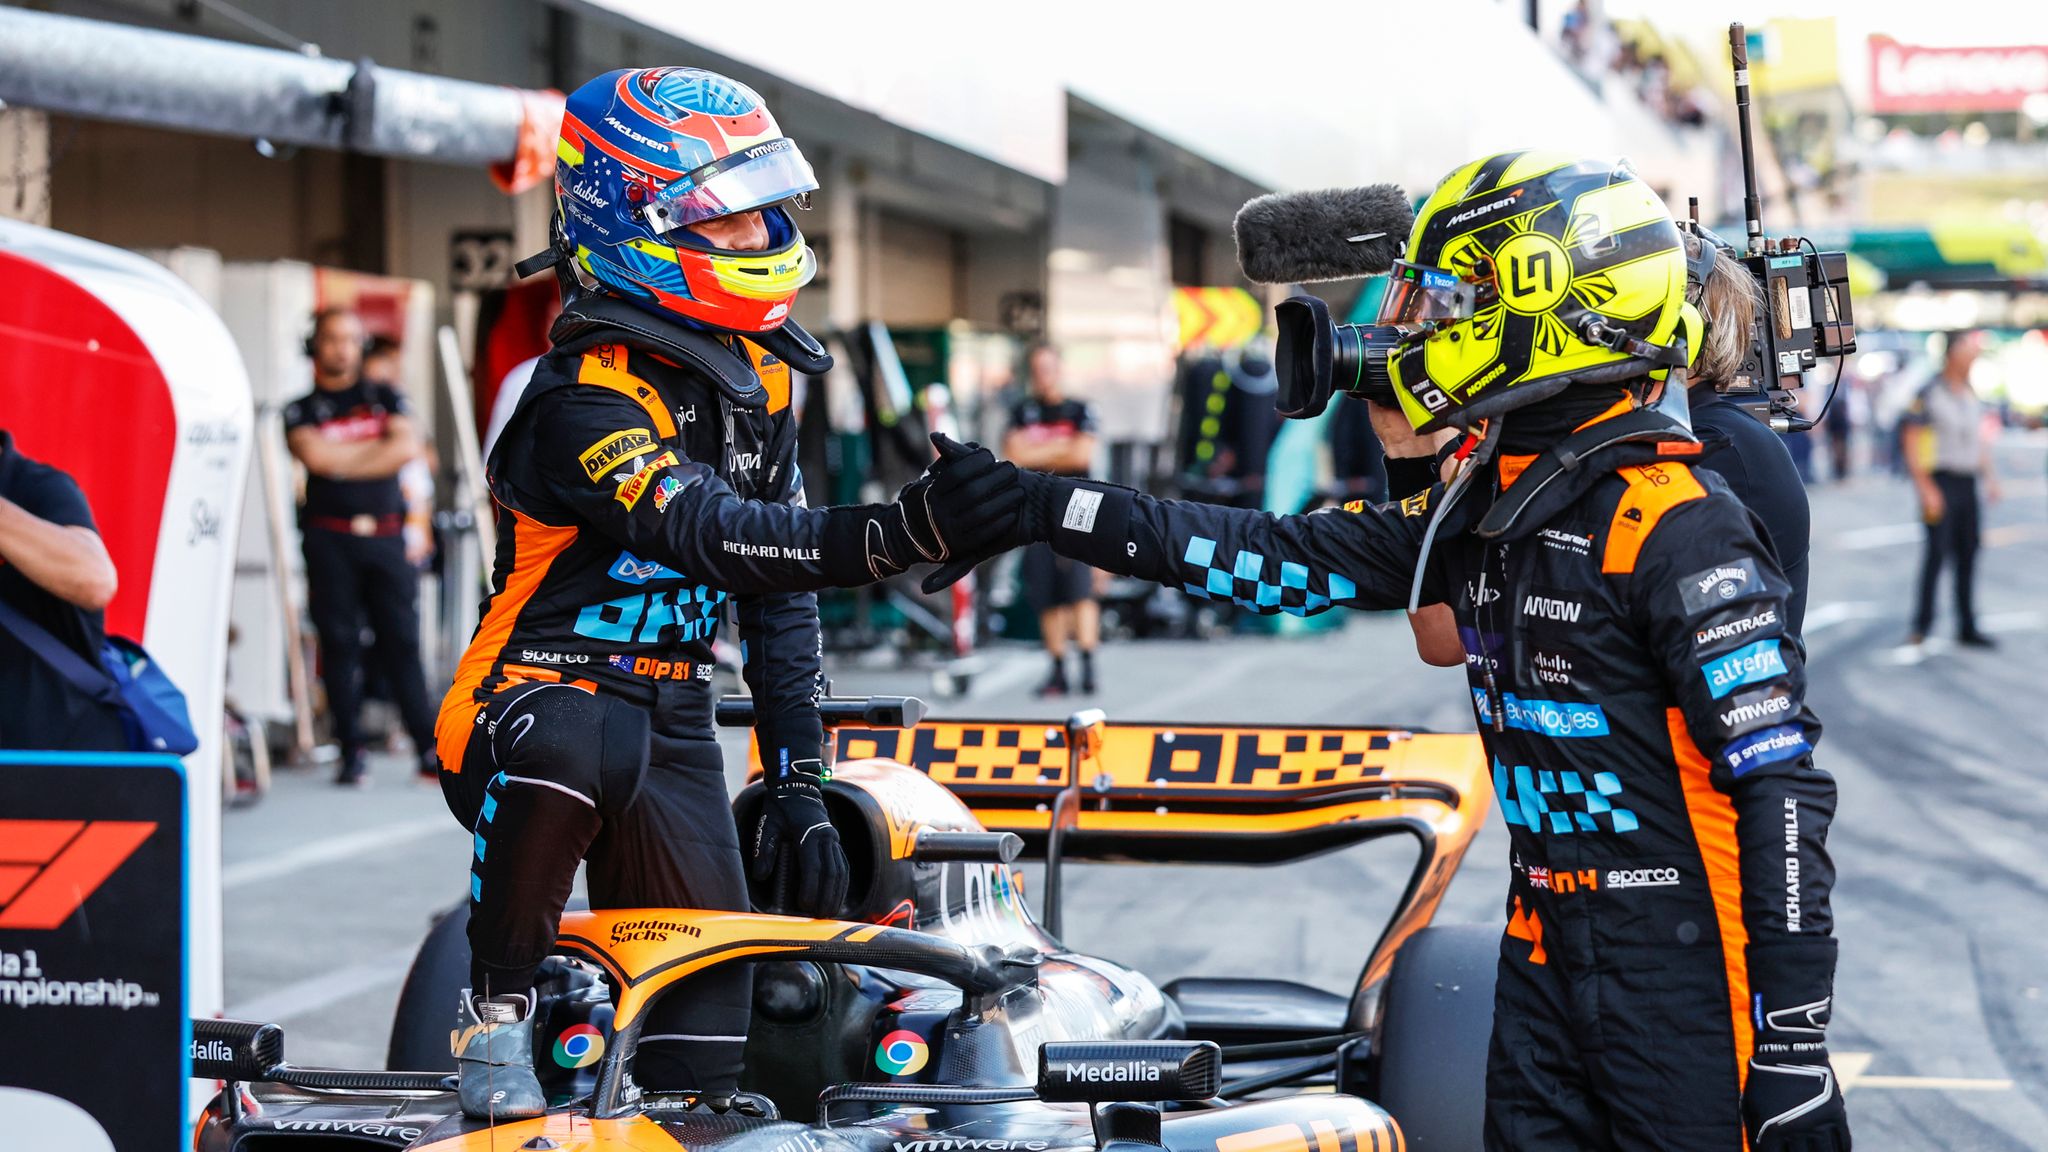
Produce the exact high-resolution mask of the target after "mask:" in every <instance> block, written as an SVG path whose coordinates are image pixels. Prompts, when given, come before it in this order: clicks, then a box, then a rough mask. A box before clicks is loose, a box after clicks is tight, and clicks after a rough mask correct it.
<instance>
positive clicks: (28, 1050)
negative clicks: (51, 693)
mask: <svg viewBox="0 0 2048 1152" xmlns="http://www.w3.org/2000/svg"><path fill="white" fill-rule="evenodd" d="M189 1031H190V1024H189V1022H188V1021H187V1019H186V1014H185V778H184V773H183V771H182V769H181V767H180V765H179V763H178V761H177V760H176V759H175V758H173V757H170V756H134V755H102V754H91V755H85V754H66V753H7V754H4V755H0V1036H4V1037H6V1042H5V1043H4V1044H0V1131H5V1132H7V1133H8V1136H9V1139H10V1140H14V1141H17V1142H19V1144H20V1145H21V1146H22V1147H33V1148H64V1149H68V1150H74V1152H98V1150H102V1149H112V1150H116V1152H129V1150H130V1149H133V1150H136V1152H141V1150H143V1149H148V1150H150V1152H158V1150H161V1149H166V1148H177V1147H182V1146H185V1145H187V1144H189V1143H190V1137H189V1133H188V1131H187V1129H186V1124H185V1096H186V1084H185V1081H186V1077H187V1075H188V1073H189V1070H190V1067H191V1064H190V1060H189V1058H188V1053H187V1046H188V1035H189Z"/></svg>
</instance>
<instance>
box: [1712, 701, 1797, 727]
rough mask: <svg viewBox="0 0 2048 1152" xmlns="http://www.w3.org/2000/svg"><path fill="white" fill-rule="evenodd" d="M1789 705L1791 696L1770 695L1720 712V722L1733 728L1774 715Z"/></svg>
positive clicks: (1788, 707)
mask: <svg viewBox="0 0 2048 1152" xmlns="http://www.w3.org/2000/svg"><path fill="white" fill-rule="evenodd" d="M1791 707H1792V698H1791V697H1790V696H1771V697H1767V698H1765V699H1763V700H1759V701H1757V702H1756V703H1754V704H1737V705H1736V706H1735V707H1733V708H1730V709H1729V710H1727V711H1726V712H1723V713H1721V724H1722V726H1723V727H1726V728H1733V727H1735V726H1736V725H1737V724H1747V723H1749V722H1750V721H1752V720H1761V719H1763V718H1764V717H1766V716H1776V715H1777V714H1778V713H1780V712H1784V711H1787V710H1788V709H1790V708H1791Z"/></svg>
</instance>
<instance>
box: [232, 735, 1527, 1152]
mask: <svg viewBox="0 0 2048 1152" xmlns="http://www.w3.org/2000/svg"><path fill="white" fill-rule="evenodd" d="M1100 739H1101V745H1100V748H1099V751H1097V752H1096V753H1095V754H1094V755H1092V756H1088V757H1086V758H1084V759H1083V760H1082V763H1081V764H1080V765H1079V768H1078V771H1076V769H1075V768H1074V767H1073V766H1071V765H1070V764H1069V757H1068V755H1067V743H1068V736H1067V733H1066V731H1065V730H1063V729H1062V728H1061V727H1060V726H1057V725H1054V726H1050V727H1048V726H1046V725H1043V724H1017V723H1010V722H1003V723H985V724H984V723H974V722H963V721H944V722H932V723H927V724H925V725H923V726H920V727H918V728H916V729H913V730H907V731H896V730H888V729H868V728H855V727H842V728H840V729H839V731H838V734H837V748H838V751H839V754H840V758H839V762H838V763H837V764H836V765H835V767H834V769H833V781H832V784H831V785H830V788H829V791H828V797H829V802H830V804H831V806H832V816H833V820H834V823H835V824H837V825H838V826H839V828H840V830H841V833H842V837H843V839H844V840H845V843H846V847H847V849H848V852H849V856H850V857H851V858H852V865H853V878H854V884H853V888H852V891H851V893H850V894H849V900H848V906H847V908H846V911H845V915H846V919H844V920H806V919H798V918H792V917H781V916H772V915H759V914H738V913H712V912H702V911H693V910H665V909H664V910H654V909H647V910H625V911H617V910H614V911H605V912H571V913H569V914H567V915H566V916H565V917H564V919H563V922H562V927H561V933H560V936H559V940H558V949H557V950H558V952H559V953H560V954H561V955H563V956H564V957H567V958H568V959H567V960H564V961H558V962H556V963H559V964H562V965H564V966H565V967H567V968H570V969H573V970H574V971H575V972H577V973H580V974H581V976H580V978H579V979H578V980H576V981H570V982H568V983H566V984H563V985H562V987H563V988H564V989H566V990H565V991H562V992H560V993H558V994H557V995H556V999H558V1000H559V1001H561V1003H559V1004H551V1005H549V1006H548V1007H547V1015H546V1016H544V1017H543V1018H542V1019H543V1025H542V1033H541V1036H540V1037H539V1039H538V1041H537V1043H536V1055H537V1058H538V1059H539V1060H540V1061H542V1062H546V1061H548V1060H550V1059H553V1060H554V1061H555V1062H556V1063H558V1064H561V1065H563V1067H562V1068H558V1069H554V1070H553V1073H554V1075H553V1076H552V1078H551V1079H549V1083H550V1084H551V1085H552V1086H554V1087H555V1088H559V1089H560V1090H559V1091H558V1092H557V1095H556V1099H557V1104H558V1106H557V1107H555V1108H554V1109H552V1110H551V1111H550V1112H549V1114H548V1115H546V1116H544V1117H540V1118H537V1119H533V1120H524V1121H514V1122H505V1123H499V1124H495V1125H493V1124H489V1123H487V1122H479V1121H474V1120H469V1119H465V1118H464V1117H462V1116H461V1114H460V1111H459V1109H458V1108H457V1107H456V1103H455V1098H454V1094H453V1092H452V1091H448V1090H446V1088H445V1087H444V1088H439V1089H436V1090H413V1091H391V1090H385V1089H378V1088H369V1089H362V1088H358V1089H347V1088H320V1089H309V1088H303V1087H293V1086H290V1085H289V1084H285V1083H279V1082H277V1080H276V1078H275V1077H273V1078H272V1079H269V1080H267V1081H265V1082H258V1083H246V1084H241V1083H230V1084H228V1085H227V1086H226V1088H225V1089H224V1091H223V1092H222V1093H221V1094H220V1095H219V1096H218V1097H216V1099H215V1100H214V1101H213V1103H212V1104H211V1105H210V1106H209V1107H208V1109H207V1112H206V1114H205V1116H204V1117H203V1118H202V1120H201V1124H200V1130H199V1132H198V1133H197V1138H196V1142H195V1148H196V1149H197V1152H261V1150H264V1149H277V1148H281V1147H304V1148H307V1149H309V1150H310V1149H320V1150H322V1152H335V1150H341V1149H349V1148H414V1149H437V1150H454V1149H484V1148H494V1149H515V1148H532V1149H548V1148H554V1149H579V1148H588V1149H669V1148H677V1147H686V1148H692V1149H696V1148H700V1147H702V1148H709V1147H717V1148H720V1149H728V1148H729V1149H733V1150H736V1152H832V1150H837V1149H844V1150H847V1152H1063V1150H1066V1149H1076V1150H1078V1149H1092V1148H1096V1147H1098V1146H1099V1136H1098V1132H1097V1126H1096V1123H1095V1119H1094V1117H1093V1115H1092V1113H1091V1111H1090V1109H1089V1108H1088V1107H1087V1106H1085V1105H1076V1104H1058V1103H1050V1102H1047V1101H1044V1100H1040V1099H1037V1098H1036V1097H1035V1096H1033V1094H1032V1090H1031V1086H1032V1085H1033V1083H1034V1073H1033V1070H1034V1068H1035V1066H1036V1062H1037V1055H1038V1049H1039V1047H1040V1046H1041V1045H1043V1044H1045V1043H1047V1042H1050V1041H1062V1040H1155V1039H1162V1038H1175V1037H1179V1036H1181V1035H1183V1034H1184V1032H1185V1028H1184V1025H1183V1021H1182V1016H1181V1012H1180V1010H1179V1007H1178V1006H1177V1004H1176V1003H1175V1001H1174V999H1173V998H1172V997H1170V996H1168V995H1166V994H1165V993H1163V992H1162V991H1161V990H1160V988H1159V987H1158V986H1157V985H1156V984H1154V983H1153V982H1152V981H1151V980H1150V979H1149V978H1147V977H1146V976H1145V975H1144V974H1143V973H1140V972H1138V971H1135V970H1133V969H1130V968H1127V967H1124V966H1122V965H1118V964H1114V963H1111V962H1109V961H1105V960H1102V959H1099V958H1097V957H1092V956H1085V955H1081V954H1077V953H1074V952H1071V951H1069V950H1067V949H1066V948H1065V947H1064V946H1063V945H1061V944H1060V943H1059V941H1058V940H1057V939H1056V938H1055V936H1054V935H1053V934H1051V933H1049V932H1047V931H1046V930H1045V929H1044V928H1042V927H1041V926H1040V924H1039V922H1038V920H1037V918H1036V917H1035V916H1034V915H1033V913H1032V910H1031V908H1030V906H1028V905H1027V903H1026V901H1025V899H1024V893H1023V889H1022V881H1021V877H1020V875H1019V874H1018V873H1017V871H1016V870H1015V869H1014V868H1013V867H1012V866H1011V865H1010V864H1009V863H1008V862H1007V861H1006V860H1002V859H998V858H997V857H996V856H994V855H991V856H989V857H987V858H985V859H981V860H964V861H963V860H959V859H950V860H932V859H920V858H919V857H920V853H919V843H920V839H921V838H922V837H925V836H927V835H928V834H930V833H934V832H961V833H975V832H982V831H984V830H986V831H988V832H996V833H1001V832H1014V833H1016V834H1017V835H1019V836H1021V837H1022V838H1023V839H1024V841H1025V842H1026V845H1027V846H1028V847H1027V850H1028V851H1031V852H1035V853H1038V854H1044V853H1045V851H1046V849H1047V847H1048V846H1049V845H1052V846H1055V847H1057V849H1058V850H1059V851H1063V852H1064V853H1065V854H1066V855H1067V857H1068V858H1072V859H1087V860H1146V861H1188V862H1245V863H1261V862H1270V861H1274V860H1282V859H1294V858H1299V857H1302V856H1308V855H1314V854H1316V853H1320V852H1326V851H1330V850H1333V849H1336V848H1340V847H1343V846H1346V845H1350V844H1356V843H1361V842H1364V841H1367V840H1372V839H1376V838H1379V837H1382V836H1387V835H1393V834H1396V833H1399V834H1405V835H1409V836H1412V837H1414V838H1415V839H1416V840H1417V842H1418V843H1419V844H1420V845H1421V853H1420V858H1419V860H1418V863H1417V866H1416V869H1415V871H1414V873H1413V875H1412V876H1411V878H1410V880H1409V882H1408V884H1407V887H1406V891H1405V893H1404V895H1403V898H1402V900H1401V902H1400V904H1399V906H1398V908H1397V910H1396V912H1395V913H1394V915H1393V917H1392V919H1391V921H1390V922H1389V924H1388V925H1387V926H1386V927H1385V929H1384V930H1383V932H1382V933H1381V935H1380V939H1379V942H1378V944H1377V945H1376V946H1375V947H1374V949H1373V951H1372V953H1371V954H1370V956H1369V957H1368V959H1367V960H1366V963H1365V965H1364V968H1363V970H1362V972H1361V975H1360V978H1359V983H1358V988H1357V989H1356V990H1354V994H1353V997H1352V1015H1353V1017H1354V1018H1355V1019H1363V1018H1364V1015H1365V1014H1367V1013H1368V1008H1367V1007H1362V1004H1364V1003H1365V1002H1366V1001H1369V999H1370V992H1371V991H1372V990H1373V989H1376V988H1377V986H1378V984H1379V982H1380V981H1381V980H1383V979H1384V976H1385V973H1386V970H1387V968H1388V966H1389V964H1390V963H1391V959H1392V956H1393V954H1394V952H1395V950H1396V949H1398V948H1399V947H1400V944H1401V942H1402V941H1403V940H1404V939H1406V938H1407V936H1408V935H1410V934H1412V933H1413V932H1414V931H1415V930H1417V929H1419V928H1420V927H1422V926H1423V925H1425V924H1426V923H1427V922H1428V921H1429V919H1430V917H1431V915H1432V914H1433V913H1434V911H1435V908H1436V906H1437V903H1438V901H1439V900H1440V899H1441V897H1442V894H1443V889H1444V886H1445V885H1446V884H1447V883H1448V881H1449V879H1450V877H1451V875H1452V874H1453V872H1454V871H1455V870H1456V867H1457V864H1458V862H1459V860H1460V858H1461V857H1462V855H1463V853H1464V851H1465V848H1466V846H1467V845H1468V843H1469V841H1470V838H1471V836H1472V833H1473V831H1474V829H1476V827H1477V826H1478V824H1479V822H1480V821H1481V819H1483V817H1484V814H1485V809H1486V806H1487V802H1488V797H1489V795H1490V791H1489V789H1488V787H1487V785H1486V783H1485V779H1486V777H1485V775H1484V771H1483V762H1482V761H1481V759H1480V757H1479V755H1478V753H1477V743H1476V741H1475V740H1473V739H1472V738H1471V737H1449V736H1436V735H1431V734H1427V733H1414V732H1409V731H1406V730H1400V729H1336V728H1330V729H1317V728H1281V727H1231V728H1220V727H1204V726H1165V725H1109V726H1104V727H1103V729H1102V731H1101V734H1100ZM1077 794H1078V800H1077V799H1076V797H1077ZM1063 795H1064V796H1065V799H1062V798H1061V797H1062V796H1063ZM758 803H759V797H758V792H757V791H756V790H753V789H750V790H748V791H747V792H744V793H742V795H741V796H740V798H739V799H738V801H737V802H736V807H737V808H738V814H739V816H740V818H741V819H742V820H745V819H746V818H747V816H748V814H749V812H750V811H751V809H752V806H753V805H757V804H758ZM728 963H749V964H754V965H757V966H758V967H757V971H756V977H757V980H756V983H757V994H756V1014H755V1023H754V1028H753V1030H752V1033H751V1034H750V1038H749V1043H748V1049H747V1069H748V1072H747V1080H746V1082H745V1084H744V1085H743V1087H745V1088H747V1089H748V1090H750V1091H753V1092H757V1093H761V1094H762V1095H765V1096H767V1097H768V1098H770V1099H771V1100H773V1101H774V1103H775V1104H776V1105H777V1106H778V1107H779V1110H780V1116H779V1117H777V1118H764V1117H759V1116H746V1115H741V1114H739V1113H738V1112H727V1113H713V1112H711V1111H709V1110H707V1109H705V1108H704V1107H702V1106H700V1105H699V1104H697V1102H695V1101H692V1100H690V1099H688V1098H685V1097H674V1096H654V1095H650V1094H644V1093H642V1092H641V1090H640V1089H639V1088H638V1087H636V1086H635V1084H634V1082H633V1079H632V1056H633V1051H634V1049H635V1047H636V1045H637V1043H638V1039H639V1034H640V1028H641V1024H642V1021H643V1020H644V1019H645V1018H646V1011H647V1008H648V1005H649V1004H651V1003H652V1002H654V1001H655V1000H656V999H658V998H660V997H662V996H664V995H668V994H684V995H687V994H688V992H687V989H688V987H689V979H690V977H691V976H692V975H693V974H695V973H697V972H701V971H703V970H705V969H707V968H710V967H714V966H717V965H722V964H728ZM1355 1028H1356V1026H1355V1025H1354V1029H1355ZM574 1035H581V1036H582V1037H583V1038H584V1039H583V1040H582V1041H581V1047H576V1046H574V1045H570V1044H568V1042H567V1041H568V1038H569V1037H571V1036H574ZM281 1070H282V1066H281V1068H280V1070H279V1071H281ZM287 1078H288V1077H287ZM848 1086H852V1087H851V1088H849V1087H848ZM1228 1092H1229V1087H1228V1085H1226V1088H1225V1093H1226V1094H1228ZM962 1093H966V1095H962ZM976 1093H979V1094H980V1095H976ZM863 1094H865V1095H866V1096H874V1095H880V1096H882V1097H890V1098H883V1099H872V1098H857V1097H861V1096H862V1095H863ZM1136 1098H1139V1099H1142V1098H1143V1097H1142V1091H1137V1092H1136ZM1212 1104H1215V1105H1217V1106H1212V1107H1198V1108H1192V1109H1189V1110H1184V1111H1178V1112H1169V1113H1167V1114H1166V1115H1165V1117H1164V1119H1163V1122H1162V1123H1161V1125H1160V1129H1159V1140H1160V1142H1161V1143H1162V1144H1163V1146H1164V1147H1166V1148H1167V1149H1171V1150H1172V1152H1382V1150H1387V1152H1391V1150H1393V1149H1398V1148H1401V1147H1403V1142H1402V1138H1401V1136H1400V1134H1399V1131H1398V1128H1397V1126H1396V1125H1395V1123H1394V1121H1393V1120H1392V1119H1391V1118H1390V1117H1389V1116H1388V1115H1387V1114H1386V1113H1385V1112H1384V1111H1383V1110H1381V1109H1380V1108H1379V1107H1377V1106H1376V1105H1374V1104H1372V1103H1370V1102H1367V1101H1365V1100H1362V1099H1359V1098H1357V1097H1355V1096H1348V1095H1343V1094H1335V1093H1328V1092H1321V1093H1315V1094H1300V1095H1292V1096H1285V1097H1281V1098H1268V1099H1258V1100H1251V1101H1249V1102H1245V1103H1233V1104H1227V1105H1226V1104H1222V1103H1221V1102H1220V1101H1212Z"/></svg>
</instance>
